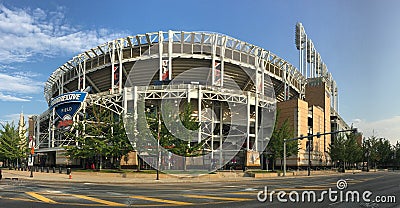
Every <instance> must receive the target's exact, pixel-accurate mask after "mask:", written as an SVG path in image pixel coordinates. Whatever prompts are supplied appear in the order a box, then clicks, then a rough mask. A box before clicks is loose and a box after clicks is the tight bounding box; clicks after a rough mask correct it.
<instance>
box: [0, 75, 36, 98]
mask: <svg viewBox="0 0 400 208" xmlns="http://www.w3.org/2000/svg"><path fill="white" fill-rule="evenodd" d="M0 92H9V93H19V94H38V93H42V92H43V83H42V82H39V81H35V80H33V79H31V78H30V76H29V73H28V74H23V73H20V74H19V73H17V74H15V75H8V74H5V73H0Z"/></svg>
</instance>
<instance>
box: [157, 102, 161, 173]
mask: <svg viewBox="0 0 400 208" xmlns="http://www.w3.org/2000/svg"><path fill="white" fill-rule="evenodd" d="M157 118H158V130H157V169H156V171H157V177H156V180H160V173H159V172H160V171H159V169H160V159H161V155H160V153H161V152H160V133H161V118H160V111H159V110H158V109H157Z"/></svg>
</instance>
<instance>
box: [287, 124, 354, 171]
mask: <svg viewBox="0 0 400 208" xmlns="http://www.w3.org/2000/svg"><path fill="white" fill-rule="evenodd" d="M349 131H351V132H353V133H356V132H357V128H353V129H349V130H341V131H334V132H326V133H322V134H321V133H319V132H318V133H317V134H311V135H307V136H303V135H300V137H296V138H290V139H284V140H283V176H286V142H289V141H297V140H303V139H305V138H307V139H308V141H309V148H308V174H307V175H308V176H310V175H311V172H310V170H311V156H310V154H311V142H312V141H313V137H315V136H316V137H317V138H320V137H321V136H323V135H330V134H337V133H342V132H349Z"/></svg>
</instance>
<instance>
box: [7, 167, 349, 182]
mask: <svg viewBox="0 0 400 208" xmlns="http://www.w3.org/2000/svg"><path fill="white" fill-rule="evenodd" d="M2 171H3V172H2V174H3V180H12V179H15V180H25V181H29V180H30V181H48V182H67V183H69V182H71V183H74V182H75V183H100V184H138V183H141V184H143V183H185V182H218V181H244V180H247V181H252V180H260V179H265V178H269V179H272V178H275V179H284V178H292V177H320V176H329V175H342V174H355V173H353V172H349V173H338V172H333V171H326V172H324V171H313V172H311V176H307V175H306V172H304V171H303V172H302V171H299V172H292V173H288V174H287V176H286V177H282V176H279V175H280V174H276V173H267V174H264V173H256V175H261V176H259V177H256V176H252V177H249V176H250V175H252V174H251V173H250V174H249V173H247V174H246V173H244V172H242V171H236V172H235V171H231V172H216V173H215V174H205V175H200V176H191V175H179V176H177V175H168V174H161V173H160V175H159V179H160V180H156V174H150V173H137V172H134V171H132V172H129V173H104V172H76V171H72V174H71V179H70V178H69V175H67V174H66V173H65V171H64V172H63V173H58V172H56V173H53V172H52V171H50V173H46V172H40V171H39V172H33V177H32V178H31V177H30V174H31V173H30V172H28V171H18V170H8V169H3V170H2Z"/></svg>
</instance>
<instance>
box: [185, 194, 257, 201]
mask: <svg viewBox="0 0 400 208" xmlns="http://www.w3.org/2000/svg"><path fill="white" fill-rule="evenodd" d="M183 196H184V197H189V198H197V199H216V200H223V201H249V200H253V199H248V198H233V197H220V196H206V195H203V196H201V195H194V194H185V195H183Z"/></svg>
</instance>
